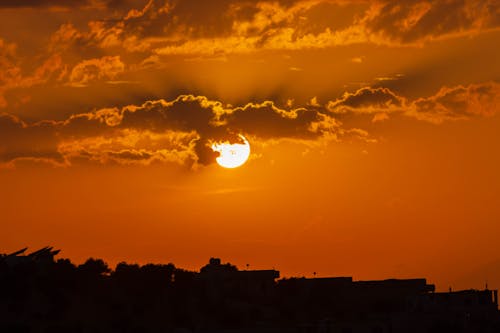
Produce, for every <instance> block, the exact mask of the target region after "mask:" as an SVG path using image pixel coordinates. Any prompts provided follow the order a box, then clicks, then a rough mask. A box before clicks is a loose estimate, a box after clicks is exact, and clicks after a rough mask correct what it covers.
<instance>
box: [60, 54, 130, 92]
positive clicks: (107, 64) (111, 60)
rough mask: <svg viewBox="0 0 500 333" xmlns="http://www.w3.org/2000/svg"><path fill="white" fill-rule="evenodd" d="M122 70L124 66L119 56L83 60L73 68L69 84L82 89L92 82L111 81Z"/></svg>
mask: <svg viewBox="0 0 500 333" xmlns="http://www.w3.org/2000/svg"><path fill="white" fill-rule="evenodd" d="M124 70H125V64H124V63H123V62H122V61H121V60H120V56H105V57H102V58H98V59H89V60H84V61H82V62H80V63H79V64H77V65H76V66H75V67H73V69H72V70H71V74H70V76H69V82H70V85H72V86H74V87H84V86H86V85H88V84H89V83H91V82H94V81H102V80H105V81H109V80H113V79H115V78H116V77H117V76H118V75H119V74H121V73H123V72H124Z"/></svg>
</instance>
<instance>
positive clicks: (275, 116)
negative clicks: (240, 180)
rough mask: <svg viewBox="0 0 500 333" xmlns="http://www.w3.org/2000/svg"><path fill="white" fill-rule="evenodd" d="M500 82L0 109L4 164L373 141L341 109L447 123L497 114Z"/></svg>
mask: <svg viewBox="0 0 500 333" xmlns="http://www.w3.org/2000/svg"><path fill="white" fill-rule="evenodd" d="M499 96H500V84H498V83H496V82H486V83H482V84H472V85H469V86H456V87H452V88H447V87H444V88H442V89H441V90H440V91H438V92H437V93H436V94H435V95H433V96H430V97H425V98H419V99H416V100H414V101H409V100H407V99H406V98H404V97H402V96H398V95H396V94H395V93H394V92H392V91H390V90H389V89H387V88H369V87H366V88H362V89H359V90H358V91H355V92H353V93H345V94H344V95H343V96H342V97H341V98H339V99H337V100H335V101H331V102H329V103H328V104H327V106H325V107H322V106H319V105H318V104H316V103H315V105H308V106H307V107H303V108H295V109H283V108H280V107H278V106H276V105H275V103H273V102H271V101H265V102H262V103H248V104H246V105H244V106H236V107H232V106H229V105H225V104H224V103H222V102H220V101H215V100H210V99H208V98H206V97H204V96H194V95H181V96H179V97H178V98H176V99H175V100H172V101H165V100H155V101H147V102H145V103H144V104H142V105H129V106H126V107H123V108H107V109H100V110H97V111H94V112H89V113H82V114H77V115H73V116H71V117H69V118H67V119H65V120H62V121H51V120H46V121H40V122H36V123H32V124H28V123H26V122H24V121H22V120H21V119H19V118H18V117H15V116H13V115H8V114H0V142H3V143H4V144H3V145H2V146H1V148H0V161H2V162H3V163H4V164H5V163H11V162H13V161H16V160H19V159H24V160H26V159H31V160H37V161H38V160H41V161H51V163H53V164H55V165H70V164H71V163H73V162H75V161H80V160H87V161H89V160H90V161H94V162H99V163H109V162H112V163H120V164H137V163H139V164H150V163H154V162H162V163H163V162H176V163H179V164H182V165H188V166H195V165H199V164H209V163H212V162H213V161H214V160H215V157H216V156H217V154H216V153H214V152H213V151H212V150H211V149H210V147H209V144H210V143H211V142H215V141H220V140H227V138H229V137H234V136H235V135H237V134H239V133H243V134H245V135H248V136H249V137H251V138H253V139H254V140H270V139H271V140H279V139H294V140H300V141H310V142H314V141H315V140H323V139H331V138H334V139H335V140H338V139H342V138H343V137H346V136H351V137H357V138H360V139H362V140H365V141H368V142H370V141H373V140H372V139H371V138H370V136H369V133H368V132H366V131H365V130H363V128H358V127H356V126H354V127H352V128H345V126H344V125H343V124H342V123H341V122H340V121H339V120H338V116H339V114H345V113H349V114H350V115H352V116H356V115H366V114H374V120H377V121H378V120H386V119H388V118H389V115H391V114H400V115H403V116H407V117H412V118H415V119H418V120H424V121H428V122H433V123H441V122H443V121H447V120H463V119H468V118H471V117H475V116H492V115H494V114H496V113H497V112H498V110H497V109H498V105H499Z"/></svg>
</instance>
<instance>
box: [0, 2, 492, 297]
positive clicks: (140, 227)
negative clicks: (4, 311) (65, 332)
mask: <svg viewBox="0 0 500 333" xmlns="http://www.w3.org/2000/svg"><path fill="white" fill-rule="evenodd" d="M499 102H500V2H499V1H496V0H483V1H481V0H462V1H460V0H446V1H437V0H430V1H412V0H410V1H402V0H401V1H362V0H359V1H358V0H331V1H329V0H278V1H267V0H264V1H247V0H212V1H202V0H151V1H149V0H2V1H0V227H1V232H0V245H1V246H0V253H7V252H13V251H15V250H18V249H20V248H23V247H25V246H28V247H29V248H30V249H31V250H35V249H37V248H39V247H43V246H46V245H50V246H54V247H55V248H58V249H61V250H62V252H61V254H60V257H67V258H71V259H72V260H73V261H74V262H77V263H80V262H83V261H84V260H85V259H86V258H88V257H100V258H103V259H104V260H106V261H107V262H108V263H110V265H112V266H114V265H115V264H116V263H118V262H120V261H127V262H138V263H147V262H155V263H160V262H163V263H166V262H173V263H174V264H176V265H177V266H179V267H183V268H188V269H196V270H197V269H199V268H200V267H201V266H202V265H203V264H204V263H205V262H207V261H208V258H209V257H211V256H217V257H221V258H222V260H223V261H224V262H226V261H229V262H231V263H233V264H235V265H237V266H238V267H240V268H245V265H246V264H249V267H250V269H270V268H276V269H278V270H280V271H281V274H282V276H308V277H312V276H313V272H317V276H353V278H354V279H356V280H359V279H384V278H391V277H396V278H413V277H425V278H427V279H428V280H429V282H430V283H435V284H436V285H437V288H438V289H439V290H447V289H448V287H450V286H451V287H453V288H454V289H461V288H483V287H484V286H485V283H486V282H488V285H489V286H490V287H496V288H500V247H499V245H498V244H499V237H500V106H499V105H500V104H499ZM240 134H241V135H243V136H244V137H245V138H246V139H247V140H248V142H249V144H250V147H251V155H250V158H249V160H248V161H247V162H246V163H245V164H244V165H243V166H241V167H239V168H235V169H225V168H222V167H221V166H219V165H218V164H217V163H215V159H216V157H217V156H218V154H217V153H215V152H214V151H213V150H212V149H211V145H212V144H213V143H214V142H223V141H228V142H231V143H235V142H238V140H239V141H241V139H238V135H240Z"/></svg>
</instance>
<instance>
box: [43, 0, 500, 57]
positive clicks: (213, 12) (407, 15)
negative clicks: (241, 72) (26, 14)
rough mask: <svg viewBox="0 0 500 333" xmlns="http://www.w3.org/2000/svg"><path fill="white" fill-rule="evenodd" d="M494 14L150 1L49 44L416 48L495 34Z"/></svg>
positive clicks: (165, 50) (321, 1) (408, 5)
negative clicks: (443, 40)
mask: <svg viewBox="0 0 500 333" xmlns="http://www.w3.org/2000/svg"><path fill="white" fill-rule="evenodd" d="M135 5H139V4H137V3H136V4H135ZM108 6H110V7H111V5H110V4H108ZM353 8H354V9H355V14H353V11H354V9H353ZM337 13H338V14H337ZM499 13H500V5H499V4H498V1H494V0H487V1H482V0H468V1H463V0H449V1H437V0H435V1H428V2H421V1H341V0H337V1H334V0H295V1H292V0H288V1H258V2H255V1H245V0H217V1H209V2H200V1H195V0H182V1H180V0H169V1H160V0H150V1H148V2H147V3H146V4H145V5H143V6H141V7H138V8H135V9H130V10H129V11H128V13H127V14H124V15H123V17H122V18H120V19H113V20H109V21H106V20H102V21H92V22H90V23H89V30H88V31H77V30H76V29H75V28H74V27H73V26H72V25H68V24H66V25H63V26H61V29H60V30H59V31H58V32H57V33H56V34H55V36H54V37H53V40H54V41H57V43H54V45H57V44H60V43H61V41H63V40H65V41H66V42H68V43H74V44H76V45H79V46H83V45H88V46H93V47H99V48H116V47H120V48H122V49H123V50H125V51H126V52H132V53H134V52H135V53H137V52H139V53H148V54H149V55H153V54H156V55H163V56H169V55H185V56H190V57H193V56H200V55H206V56H214V55H215V56H217V55H224V54H232V53H249V52H257V51H260V50H302V49H322V48H330V47H334V46H341V45H351V44H360V43H372V44H382V45H389V46H394V45H421V44H422V43H425V42H428V41H432V40H436V39H443V38H449V37H454V36H464V35H467V36H470V35H474V34H477V33H480V32H483V31H489V30H491V29H498V28H499V27H500V14H499ZM338 22H342V24H339V23H338ZM62 36H64V38H63V37H62ZM59 47H60V45H59ZM353 61H355V62H361V61H362V58H360V57H357V58H353Z"/></svg>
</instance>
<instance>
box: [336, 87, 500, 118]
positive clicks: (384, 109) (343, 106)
mask: <svg viewBox="0 0 500 333" xmlns="http://www.w3.org/2000/svg"><path fill="white" fill-rule="evenodd" d="M499 102H500V84H498V83H497V82H485V83H478V84H470V85H468V86H455V87H443V88H441V89H440V90H439V91H438V92H437V93H436V94H434V95H432V96H429V97H422V98H418V99H416V100H413V101H410V100H408V99H407V98H405V97H404V96H399V95H397V94H396V93H395V92H393V91H391V90H390V89H388V88H382V87H378V88H371V87H364V88H361V89H358V90H357V91H355V92H352V93H347V92H346V93H345V94H344V95H343V96H342V97H341V98H339V99H336V100H333V101H330V102H328V103H327V106H326V108H327V109H328V110H329V111H330V112H331V113H333V114H336V115H345V114H351V115H373V119H372V121H373V122H378V121H383V120H387V119H389V115H391V114H401V115H404V116H407V117H412V118H415V119H417V120H422V121H427V122H431V123H436V124H439V123H442V122H444V121H450V120H467V119H470V118H472V117H476V116H482V117H488V116H493V115H495V114H496V113H497V112H498V105H499Z"/></svg>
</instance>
